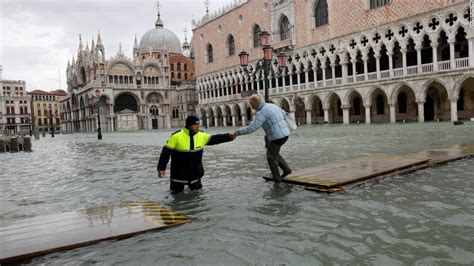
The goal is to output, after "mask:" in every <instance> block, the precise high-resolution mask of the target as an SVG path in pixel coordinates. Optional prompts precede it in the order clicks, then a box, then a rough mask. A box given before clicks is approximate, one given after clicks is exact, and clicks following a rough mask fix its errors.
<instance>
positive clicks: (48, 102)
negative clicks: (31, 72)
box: [28, 90, 67, 132]
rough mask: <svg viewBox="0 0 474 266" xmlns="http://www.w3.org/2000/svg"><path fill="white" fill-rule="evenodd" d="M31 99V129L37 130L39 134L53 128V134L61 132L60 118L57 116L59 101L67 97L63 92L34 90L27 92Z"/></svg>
mask: <svg viewBox="0 0 474 266" xmlns="http://www.w3.org/2000/svg"><path fill="white" fill-rule="evenodd" d="M28 95H29V96H30V97H31V110H32V112H31V117H32V127H33V128H38V130H39V132H42V131H45V132H48V131H50V130H51V127H52V126H53V127H54V130H55V132H59V131H60V130H61V118H60V115H59V99H60V98H61V97H65V96H67V93H66V92H65V91H63V90H56V91H51V92H46V91H42V90H34V91H31V92H28Z"/></svg>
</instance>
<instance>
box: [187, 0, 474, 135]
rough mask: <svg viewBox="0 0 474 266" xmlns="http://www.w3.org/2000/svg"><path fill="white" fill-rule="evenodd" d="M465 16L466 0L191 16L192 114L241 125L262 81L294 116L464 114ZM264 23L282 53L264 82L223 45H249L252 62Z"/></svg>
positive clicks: (341, 119)
mask: <svg viewBox="0 0 474 266" xmlns="http://www.w3.org/2000/svg"><path fill="white" fill-rule="evenodd" d="M254 12H260V14H261V15H260V16H257V15H256V14H254ZM296 14H298V16H296ZM232 21H234V23H232ZM471 24H472V14H471V12H470V6H469V1H467V0H462V1H461V0H459V1H413V2H411V1H410V2H407V1H402V0H390V1H389V0H386V1H372V0H367V1H365V0H364V1H343V0H333V1H326V0H312V1H289V0H278V1H265V0H248V1H247V0H241V1H236V2H235V3H234V4H233V5H232V6H229V7H228V8H227V9H225V10H224V11H222V12H220V13H217V14H213V15H208V16H206V17H204V18H203V19H202V20H201V21H199V22H195V28H194V34H195V38H194V40H195V51H196V69H197V82H198V91H199V113H200V115H201V116H202V117H203V118H205V120H206V122H207V123H208V125H210V126H230V125H232V126H236V125H243V124H246V122H247V121H248V120H249V119H252V114H251V110H250V108H249V106H248V103H247V98H248V96H249V95H251V94H253V93H259V94H262V95H263V91H264V88H265V87H264V86H265V85H267V86H269V92H270V99H271V100H272V101H273V102H274V103H276V104H278V105H279V106H281V107H282V108H283V109H285V110H286V111H288V112H291V113H292V114H294V115H295V117H296V119H297V121H298V122H299V123H302V124H315V123H346V124H348V123H357V122H359V123H385V122H387V123H388V122H391V123H395V122H401V121H405V122H409V121H418V122H424V121H446V120H451V121H457V120H467V119H470V118H472V117H474V56H473V54H474V51H473V40H474V32H473V29H472V27H471ZM226 25H238V27H237V28H236V27H228V26H226ZM213 29H218V30H213ZM263 30H266V31H268V32H270V33H271V39H272V40H271V45H272V47H273V49H274V52H275V54H276V53H278V52H279V51H281V50H282V49H285V51H286V53H287V54H288V55H289V56H290V58H289V60H288V64H287V68H286V70H285V71H284V72H282V73H281V72H280V71H279V70H278V69H277V67H276V57H275V64H274V68H273V70H274V72H273V73H271V75H270V76H269V77H268V79H267V80H264V79H263V75H256V76H252V75H247V74H245V72H244V71H243V69H242V67H241V66H240V65H239V59H238V55H237V54H236V53H230V50H229V47H233V49H234V50H237V51H240V50H246V51H248V52H249V54H250V58H251V60H253V62H251V66H250V68H251V69H252V68H253V69H255V68H256V63H257V61H258V59H259V58H261V57H262V51H261V47H259V44H258V41H257V38H258V33H259V32H261V31H263ZM214 32H215V33H214ZM222 40H225V41H224V42H223V41H222ZM216 47H222V48H216ZM210 56H211V57H212V60H211V61H210V60H209V58H210Z"/></svg>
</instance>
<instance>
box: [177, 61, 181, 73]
mask: <svg viewBox="0 0 474 266" xmlns="http://www.w3.org/2000/svg"><path fill="white" fill-rule="evenodd" d="M176 70H178V71H181V63H179V62H178V64H176Z"/></svg>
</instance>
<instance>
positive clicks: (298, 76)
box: [296, 70, 301, 90]
mask: <svg viewBox="0 0 474 266" xmlns="http://www.w3.org/2000/svg"><path fill="white" fill-rule="evenodd" d="M296 82H297V83H298V86H297V87H298V90H301V87H300V86H301V71H299V70H298V71H296Z"/></svg>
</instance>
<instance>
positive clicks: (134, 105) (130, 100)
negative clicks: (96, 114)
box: [114, 93, 139, 113]
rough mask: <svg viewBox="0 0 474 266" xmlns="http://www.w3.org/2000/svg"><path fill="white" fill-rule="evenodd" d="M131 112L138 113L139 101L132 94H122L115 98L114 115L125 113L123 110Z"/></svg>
mask: <svg viewBox="0 0 474 266" xmlns="http://www.w3.org/2000/svg"><path fill="white" fill-rule="evenodd" d="M126 109H128V110H130V111H134V112H138V111H139V109H138V101H137V99H136V98H135V96H133V95H132V94H130V93H122V94H119V95H118V96H117V98H115V103H114V113H117V112H120V111H123V110H126Z"/></svg>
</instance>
